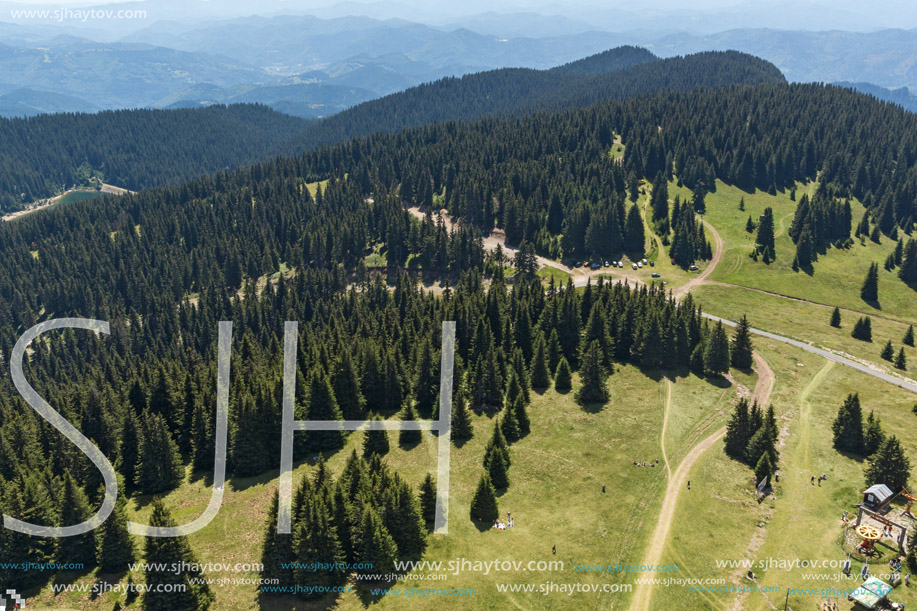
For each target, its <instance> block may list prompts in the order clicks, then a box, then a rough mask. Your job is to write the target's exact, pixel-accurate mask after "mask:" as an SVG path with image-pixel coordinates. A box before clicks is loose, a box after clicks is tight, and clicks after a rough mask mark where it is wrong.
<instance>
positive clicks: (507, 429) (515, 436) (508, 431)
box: [500, 397, 521, 443]
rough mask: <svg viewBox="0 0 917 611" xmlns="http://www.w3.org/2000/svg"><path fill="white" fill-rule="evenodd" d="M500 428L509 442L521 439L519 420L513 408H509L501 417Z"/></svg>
mask: <svg viewBox="0 0 917 611" xmlns="http://www.w3.org/2000/svg"><path fill="white" fill-rule="evenodd" d="M520 398H521V397H520ZM500 430H501V431H502V432H503V436H504V437H505V438H506V441H508V442H509V443H513V442H514V441H519V435H520V434H519V421H518V420H516V414H515V413H514V411H513V409H512V408H509V409H507V410H506V411H505V412H504V413H503V417H502V418H500Z"/></svg>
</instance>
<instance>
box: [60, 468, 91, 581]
mask: <svg viewBox="0 0 917 611" xmlns="http://www.w3.org/2000/svg"><path fill="white" fill-rule="evenodd" d="M63 479H64V481H63V491H62V493H61V500H60V516H61V525H62V526H73V525H75V524H80V523H82V522H84V521H85V520H87V519H88V518H89V516H90V515H92V513H93V512H92V511H90V509H89V499H88V498H87V496H86V493H85V492H84V491H83V489H82V488H80V486H79V484H77V483H76V480H75V479H73V476H72V475H71V474H69V473H67V474H65V475H64V478H63ZM93 544H94V541H93V534H92V531H90V532H88V533H84V534H82V535H77V536H75V537H62V538H61V539H60V541H59V542H58V546H57V562H59V563H61V564H70V563H73V564H82V565H83V566H84V567H90V566H92V565H94V564H95V561H96V559H95V553H94V545H93Z"/></svg>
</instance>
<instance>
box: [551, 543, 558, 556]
mask: <svg viewBox="0 0 917 611" xmlns="http://www.w3.org/2000/svg"><path fill="white" fill-rule="evenodd" d="M551 553H552V554H554V555H555V556H556V555H557V546H556V545H555V546H554V547H552V548H551Z"/></svg>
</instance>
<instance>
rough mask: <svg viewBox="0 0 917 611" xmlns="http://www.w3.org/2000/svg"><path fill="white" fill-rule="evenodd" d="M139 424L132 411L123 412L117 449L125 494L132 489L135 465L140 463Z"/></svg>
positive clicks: (129, 409) (135, 472)
mask: <svg viewBox="0 0 917 611" xmlns="http://www.w3.org/2000/svg"><path fill="white" fill-rule="evenodd" d="M139 427H140V423H139V422H138V420H137V416H136V415H135V414H134V410H133V409H131V408H128V409H127V410H125V415H124V420H123V424H122V426H121V447H120V449H119V459H118V469H119V471H120V472H121V475H122V476H123V477H124V481H125V482H126V485H127V492H128V493H130V491H132V490H133V489H134V478H135V477H136V476H137V464H138V463H139V462H140V430H139Z"/></svg>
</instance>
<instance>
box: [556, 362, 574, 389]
mask: <svg viewBox="0 0 917 611" xmlns="http://www.w3.org/2000/svg"><path fill="white" fill-rule="evenodd" d="M572 387H573V374H572V373H570V365H569V364H568V363H567V359H566V357H561V358H560V362H558V363H557V371H556V372H555V374H554V389H555V390H556V391H557V392H567V391H569V390H570V389H571V388H572Z"/></svg>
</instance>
